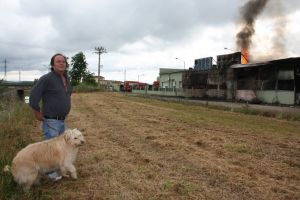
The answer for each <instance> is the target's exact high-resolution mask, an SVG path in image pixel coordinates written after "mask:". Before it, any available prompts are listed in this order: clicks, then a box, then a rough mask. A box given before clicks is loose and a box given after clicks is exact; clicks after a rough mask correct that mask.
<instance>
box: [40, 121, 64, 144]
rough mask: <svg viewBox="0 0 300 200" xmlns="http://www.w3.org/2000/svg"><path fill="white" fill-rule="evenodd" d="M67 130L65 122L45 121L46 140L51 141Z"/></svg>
mask: <svg viewBox="0 0 300 200" xmlns="http://www.w3.org/2000/svg"><path fill="white" fill-rule="evenodd" d="M65 129H66V124H65V121H64V120H56V119H45V118H44V121H43V133H44V138H45V139H46V140H47V139H51V138H54V137H56V136H58V135H60V134H62V133H63V132H64V131H65Z"/></svg>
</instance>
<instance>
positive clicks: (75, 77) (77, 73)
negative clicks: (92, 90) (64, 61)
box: [69, 52, 91, 86]
mask: <svg viewBox="0 0 300 200" xmlns="http://www.w3.org/2000/svg"><path fill="white" fill-rule="evenodd" d="M87 65H88V64H87V62H86V60H85V55H84V54H83V53H82V52H79V53H77V54H76V55H75V56H73V57H72V60H71V67H72V69H71V70H70V72H69V75H70V77H71V83H72V85H74V86H76V85H78V84H79V83H80V82H81V80H82V79H83V78H84V77H85V76H86V75H87V74H91V73H90V72H89V71H88V70H87Z"/></svg>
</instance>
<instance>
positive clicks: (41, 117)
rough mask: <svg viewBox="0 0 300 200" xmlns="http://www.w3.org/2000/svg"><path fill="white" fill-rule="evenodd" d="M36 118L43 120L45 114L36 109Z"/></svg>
mask: <svg viewBox="0 0 300 200" xmlns="http://www.w3.org/2000/svg"><path fill="white" fill-rule="evenodd" d="M34 115H35V118H36V119H37V120H39V121H43V115H42V113H41V112H40V111H36V110H35V111H34Z"/></svg>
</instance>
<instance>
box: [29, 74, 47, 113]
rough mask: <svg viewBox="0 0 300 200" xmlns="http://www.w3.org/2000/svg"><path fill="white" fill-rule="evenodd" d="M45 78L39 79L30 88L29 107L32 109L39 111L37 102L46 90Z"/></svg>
mask: <svg viewBox="0 0 300 200" xmlns="http://www.w3.org/2000/svg"><path fill="white" fill-rule="evenodd" d="M46 85H47V77H46V76H43V77H41V78H40V79H39V80H38V82H37V83H36V84H35V85H34V86H33V87H32V89H31V91H30V95H29V105H30V107H31V108H32V109H34V110H36V111H40V106H39V102H40V100H41V99H42V96H43V93H44V91H45V89H46Z"/></svg>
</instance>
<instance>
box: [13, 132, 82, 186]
mask: <svg viewBox="0 0 300 200" xmlns="http://www.w3.org/2000/svg"><path fill="white" fill-rule="evenodd" d="M84 143H85V139H84V137H83V135H82V133H81V132H80V131H79V130H77V129H73V130H71V129H68V130H66V131H65V133H63V134H62V135H60V136H58V137H56V138H53V139H50V140H45V141H42V142H37V143H34V144H30V145H28V146H27V147H25V148H24V149H22V150H21V151H20V152H19V153H18V154H17V155H16V157H15V158H14V159H13V161H12V167H11V172H12V174H13V177H14V180H15V181H16V182H17V183H18V184H20V185H22V186H24V189H26V190H28V189H30V187H31V186H32V184H37V183H39V178H40V175H42V174H45V173H47V172H50V171H54V170H60V171H61V174H62V176H65V177H69V175H68V173H70V174H71V177H72V178H74V179H77V173H76V168H75V167H74V165H73V163H74V162H75V160H76V156H77V152H78V147H79V146H81V145H83V144H84Z"/></svg>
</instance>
